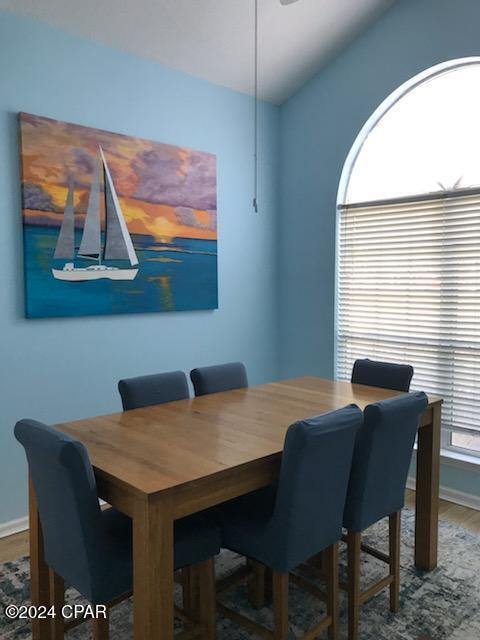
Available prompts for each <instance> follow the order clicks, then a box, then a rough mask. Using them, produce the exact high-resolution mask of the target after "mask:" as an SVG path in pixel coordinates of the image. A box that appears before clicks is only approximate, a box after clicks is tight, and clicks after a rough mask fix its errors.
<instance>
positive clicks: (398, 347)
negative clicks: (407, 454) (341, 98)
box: [336, 58, 480, 453]
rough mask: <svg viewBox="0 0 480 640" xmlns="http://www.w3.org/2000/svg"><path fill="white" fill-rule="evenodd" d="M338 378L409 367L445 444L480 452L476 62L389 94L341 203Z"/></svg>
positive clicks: (345, 181) (479, 90)
mask: <svg viewBox="0 0 480 640" xmlns="http://www.w3.org/2000/svg"><path fill="white" fill-rule="evenodd" d="M337 239H338V242H337V245H338V246H337V248H338V269H337V335H336V339H337V350H336V373H337V376H338V377H339V378H344V379H347V378H348V377H349V375H350V372H351V367H352V364H353V361H354V360H355V359H356V358H359V357H370V358H372V359H379V360H390V361H394V362H408V363H410V364H412V365H413V366H414V368H415V376H414V381H413V385H412V386H415V388H420V389H424V390H425V391H431V392H434V393H435V392H436V393H438V394H439V395H442V396H443V397H444V400H445V402H444V409H443V427H444V430H445V431H444V445H445V446H453V447H460V448H464V449H468V450H469V451H470V452H471V453H473V452H475V451H477V452H480V436H479V434H480V58H468V59H463V60H457V61H452V62H449V63H446V64H444V65H440V66H438V67H434V68H433V69H430V70H428V71H427V72H425V73H423V74H420V76H417V77H415V78H414V79H412V80H411V81H409V82H408V83H406V84H405V85H403V86H402V87H401V88H400V89H398V90H397V91H395V92H394V93H393V94H392V95H391V96H390V97H389V98H388V99H387V100H386V101H385V102H384V103H383V104H382V105H381V106H380V107H379V109H377V111H376V112H375V113H374V114H373V115H372V117H371V118H370V119H369V120H368V122H367V123H366V125H365V126H364V128H363V129H362V131H361V132H360V134H359V136H358V138H357V140H356V141H355V143H354V145H353V147H352V149H351V151H350V154H349V156H348V158H347V162H346V164H345V167H344V170H343V173H342V178H341V182H340V188H339V196H338V235H337Z"/></svg>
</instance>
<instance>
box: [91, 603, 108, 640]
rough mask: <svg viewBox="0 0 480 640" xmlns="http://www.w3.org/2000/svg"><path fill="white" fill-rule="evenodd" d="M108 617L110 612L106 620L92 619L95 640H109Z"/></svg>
mask: <svg viewBox="0 0 480 640" xmlns="http://www.w3.org/2000/svg"><path fill="white" fill-rule="evenodd" d="M108 617H109V611H108V607H107V614H106V617H105V618H92V638H93V640H108V636H109V633H108V622H109V620H108Z"/></svg>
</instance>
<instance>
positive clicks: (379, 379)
mask: <svg viewBox="0 0 480 640" xmlns="http://www.w3.org/2000/svg"><path fill="white" fill-rule="evenodd" d="M412 377H413V367H411V366H410V365H409V364H396V363H394V362H379V361H376V360H369V359H368V358H365V359H363V360H356V361H355V362H354V364H353V369H352V383H353V384H365V385H368V386H370V387H379V388H382V389H393V390H394V391H409V389H410V382H411V381H412Z"/></svg>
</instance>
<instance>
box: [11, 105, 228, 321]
mask: <svg viewBox="0 0 480 640" xmlns="http://www.w3.org/2000/svg"><path fill="white" fill-rule="evenodd" d="M20 133H21V165H22V207H23V223H24V224H23V228H24V257H25V296H26V315H27V317H29V318H42V317H54V316H57V317H58V316H84V315H100V314H101V315H104V314H117V313H146V312H154V311H186V310H199V309H215V308H216V307H217V300H218V294H217V204H216V159H215V156H214V155H212V154H210V153H204V152H201V151H194V150H192V149H187V148H183V147H176V146H172V145H169V144H162V143H159V142H151V141H149V140H143V139H141V138H135V137H131V136H126V135H121V134H117V133H110V132H108V131H102V130H99V129H92V128H89V127H84V126H80V125H77V124H69V123H66V122H61V121H58V120H52V119H50V118H44V117H40V116H35V115H30V114H25V113H22V114H20Z"/></svg>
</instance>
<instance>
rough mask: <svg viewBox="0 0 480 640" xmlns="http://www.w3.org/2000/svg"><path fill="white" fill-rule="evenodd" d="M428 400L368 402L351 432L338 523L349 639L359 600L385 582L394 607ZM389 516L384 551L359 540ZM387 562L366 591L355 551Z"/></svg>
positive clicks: (354, 633)
mask: <svg viewBox="0 0 480 640" xmlns="http://www.w3.org/2000/svg"><path fill="white" fill-rule="evenodd" d="M427 405H428V399H427V396H426V395H425V394H424V393H423V392H417V393H408V394H402V395H399V396H395V397H393V398H388V399H387V400H382V401H381V402H376V403H374V404H370V405H368V406H367V407H366V408H365V411H364V424H363V427H362V428H361V429H360V431H359V432H358V435H357V440H356V443H355V450H354V454H353V462H352V471H351V474H350V481H349V485H348V493H347V500H346V504H345V512H344V516H343V525H344V527H345V528H346V529H347V536H346V541H347V547H348V551H347V555H348V580H347V585H344V586H345V588H346V589H347V591H348V626H349V635H348V637H349V640H356V638H357V637H358V623H359V615H360V607H361V605H362V604H363V603H364V602H365V601H366V600H368V599H369V598H370V597H372V596H373V595H375V594H376V593H378V592H379V591H381V590H382V589H384V588H386V587H387V586H389V587H390V609H391V610H392V611H393V612H396V611H398V609H399V590H400V515H401V510H402V508H403V506H404V500H405V487H406V483H407V475H408V469H409V466H410V461H411V457H412V451H413V445H414V442H415V435H416V433H417V429H418V426H419V423H420V417H421V415H422V413H423V411H424V410H425V409H426V407H427ZM387 516H388V517H389V554H388V555H386V554H383V553H381V552H380V551H377V550H376V549H372V548H371V547H369V546H368V545H362V541H361V536H362V531H364V530H365V529H367V528H368V527H369V526H370V525H372V524H374V523H375V522H378V521H379V520H381V519H383V518H386V517H387ZM361 550H364V551H366V552H367V553H370V554H371V555H373V556H375V557H376V558H378V559H380V560H383V561H384V562H386V563H388V565H389V568H390V572H389V575H388V576H387V577H386V578H384V579H383V580H381V581H380V582H378V583H377V584H376V585H373V586H372V587H370V588H369V589H367V590H366V591H363V592H362V591H361V589H360V552H361Z"/></svg>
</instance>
